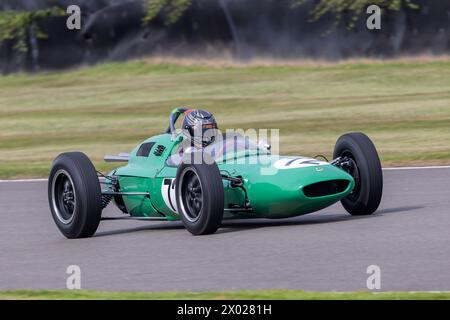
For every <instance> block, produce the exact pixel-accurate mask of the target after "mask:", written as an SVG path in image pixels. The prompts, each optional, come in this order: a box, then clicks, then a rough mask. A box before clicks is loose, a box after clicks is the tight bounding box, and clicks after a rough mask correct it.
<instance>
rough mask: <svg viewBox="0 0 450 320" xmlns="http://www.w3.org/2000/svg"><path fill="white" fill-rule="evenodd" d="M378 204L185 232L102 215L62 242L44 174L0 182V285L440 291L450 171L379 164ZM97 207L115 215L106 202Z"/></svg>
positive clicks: (448, 241) (449, 254)
mask: <svg viewBox="0 0 450 320" xmlns="http://www.w3.org/2000/svg"><path fill="white" fill-rule="evenodd" d="M384 177H385V192H384V197H383V201H382V205H381V208H380V209H379V211H378V213H376V214H375V215H372V216H369V217H351V216H350V215H348V214H347V213H346V212H345V211H344V210H343V208H342V207H341V206H340V205H339V204H338V205H335V206H333V207H330V208H328V209H325V210H323V211H320V212H317V213H314V214H310V215H306V216H303V217H297V218H293V219H287V220H276V221H275V220H247V221H235V222H227V223H225V224H224V226H223V228H221V229H220V230H219V232H218V233H217V234H214V235H211V236H203V237H193V236H191V235H190V234H189V233H188V232H187V231H185V230H184V229H183V227H182V225H181V223H179V222H147V221H145V222H143V221H122V220H121V221H103V222H102V223H101V225H100V228H99V230H98V232H97V234H96V236H95V237H93V238H90V239H81V240H66V239H65V238H64V237H63V236H62V235H61V234H60V233H59V231H58V230H57V229H56V226H55V225H54V223H53V221H52V219H51V216H50V212H49V209H48V203H47V196H46V187H47V183H46V182H42V181H35V182H26V181H23V182H14V183H4V182H3V183H0V215H1V216H0V219H1V221H0V290H7V289H65V288H66V278H67V276H68V275H67V274H66V269H67V267H68V266H69V265H79V266H80V268H81V285H82V288H83V289H92V290H114V291H174V290H189V291H211V290H215V291H217V290H231V289H276V288H286V289H302V290H319V291H354V290H367V289H366V279H367V277H368V275H367V274H366V269H367V267H368V266H369V265H378V266H379V267H380V268H381V285H382V290H385V291H391V290H408V291H420V290H426V291H448V290H450V209H449V208H450V168H434V169H415V170H389V171H385V172H384ZM106 215H108V216H115V215H117V212H116V211H115V210H114V209H113V208H110V209H108V211H107V212H106Z"/></svg>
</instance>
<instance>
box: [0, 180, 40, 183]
mask: <svg viewBox="0 0 450 320" xmlns="http://www.w3.org/2000/svg"><path fill="white" fill-rule="evenodd" d="M47 181H48V179H18V180H0V183H18V182H47Z"/></svg>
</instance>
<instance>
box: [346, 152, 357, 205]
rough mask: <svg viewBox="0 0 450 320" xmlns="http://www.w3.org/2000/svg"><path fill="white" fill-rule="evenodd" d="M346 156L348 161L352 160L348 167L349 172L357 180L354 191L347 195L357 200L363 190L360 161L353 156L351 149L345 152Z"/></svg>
mask: <svg viewBox="0 0 450 320" xmlns="http://www.w3.org/2000/svg"><path fill="white" fill-rule="evenodd" d="M343 156H344V157H347V158H348V161H349V162H350V166H349V168H348V170H346V171H347V173H348V174H349V175H351V176H352V178H353V180H354V181H355V186H354V187H353V190H352V192H350V194H349V195H348V196H347V197H348V198H349V199H350V200H352V201H356V200H357V199H358V197H359V192H360V190H361V176H360V173H359V168H358V163H357V162H356V160H355V159H354V158H353V155H352V154H351V153H350V151H346V152H344V153H343Z"/></svg>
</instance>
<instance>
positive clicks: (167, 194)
mask: <svg viewBox="0 0 450 320" xmlns="http://www.w3.org/2000/svg"><path fill="white" fill-rule="evenodd" d="M161 194H162V197H163V199H164V203H165V204H166V206H167V207H168V208H169V209H170V210H172V211H173V212H175V213H178V209H177V200H176V196H175V179H164V180H163V183H162V187H161Z"/></svg>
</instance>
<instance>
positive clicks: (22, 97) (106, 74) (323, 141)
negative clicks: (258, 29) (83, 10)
mask: <svg viewBox="0 0 450 320" xmlns="http://www.w3.org/2000/svg"><path fill="white" fill-rule="evenodd" d="M183 105H188V106H192V107H199V108H205V109H209V110H210V111H212V112H213V113H214V114H215V116H216V118H217V120H218V121H219V125H220V127H221V128H222V129H225V128H242V129H249V128H256V129H259V128H268V129H271V128H275V129H280V135H281V141H280V147H281V152H282V153H284V154H301V155H309V156H315V155H317V154H324V155H326V156H328V157H330V156H331V153H332V149H333V147H334V143H335V141H336V140H337V138H338V137H339V135H341V134H343V133H345V132H349V131H363V132H365V133H367V134H368V135H369V136H370V137H371V138H372V139H373V140H374V141H375V144H376V145H377V147H378V149H379V152H380V155H381V158H382V161H383V164H384V165H385V166H387V165H428V164H449V163H450V60H449V59H440V60H436V61H424V62H420V61H404V62H402V61H391V62H385V63H380V62H370V61H366V62H361V63H360V62H352V63H340V64H335V65H332V64H329V65H327V64H325V65H313V64H307V65H289V66H223V67H219V66H207V65H175V64H164V63H163V64H153V63H148V62H145V61H133V62H127V63H111V64H103V65H99V66H95V67H92V68H86V69H80V70H75V71H68V72H63V73H43V74H36V75H25V74H17V75H11V76H6V77H0V179H7V178H38V177H45V176H46V175H47V174H48V171H49V168H50V166H51V161H52V159H53V158H54V157H55V156H57V155H58V154H59V153H61V152H64V151H73V150H79V151H83V152H85V153H87V154H88V155H89V156H90V157H91V158H92V159H93V160H94V163H95V165H96V166H97V167H98V168H99V169H101V170H108V169H109V168H110V167H108V166H106V165H105V164H103V163H102V157H103V155H104V154H109V153H112V154H115V153H118V152H127V151H130V150H131V149H133V148H134V146H135V145H137V143H139V142H140V141H142V140H144V139H146V138H147V137H149V136H151V135H154V134H158V133H160V132H162V131H163V130H164V129H165V128H166V127H167V121H168V114H169V112H170V110H171V109H172V108H173V107H175V106H183Z"/></svg>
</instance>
